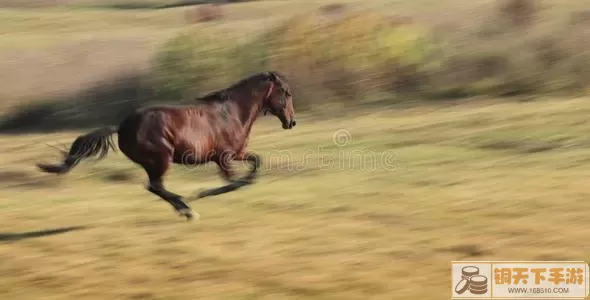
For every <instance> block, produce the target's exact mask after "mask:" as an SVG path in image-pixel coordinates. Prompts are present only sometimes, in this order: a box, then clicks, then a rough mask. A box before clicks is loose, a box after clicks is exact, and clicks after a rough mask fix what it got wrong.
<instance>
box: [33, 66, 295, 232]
mask: <svg viewBox="0 0 590 300" xmlns="http://www.w3.org/2000/svg"><path fill="white" fill-rule="evenodd" d="M291 95H292V94H291V89H290V88H289V85H288V83H287V81H286V79H285V77H284V76H282V75H280V74H279V73H277V72H265V73H258V74H254V75H252V76H250V77H248V78H245V79H243V80H241V81H239V82H238V83H236V84H234V85H232V86H230V87H229V88H226V89H223V90H219V91H216V92H213V93H211V94H208V95H206V96H204V97H201V98H198V99H197V100H199V101H201V102H202V103H200V104H197V105H186V106H151V107H147V108H143V109H139V110H137V111H135V112H134V113H132V114H131V115H129V116H127V117H126V118H125V119H124V120H123V121H122V122H121V123H120V124H119V126H117V127H105V128H101V129H98V130H95V131H92V132H90V133H88V134H86V135H82V136H80V137H78V138H77V139H76V140H74V142H73V143H72V145H71V146H70V149H69V151H68V153H64V161H63V162H62V163H61V164H59V165H51V164H37V166H38V167H39V168H40V169H41V170H42V171H44V172H48V173H56V174H65V173H67V172H69V171H70V170H71V169H72V168H74V167H75V166H76V165H77V164H78V163H79V162H80V161H81V160H83V159H85V158H89V157H94V156H98V159H101V158H103V157H104V156H105V155H106V154H107V152H108V151H109V148H112V149H113V150H115V147H114V144H113V141H112V135H113V134H114V133H117V135H118V144H119V149H121V151H122V152H123V153H124V154H125V155H126V156H127V157H128V158H129V159H130V160H131V161H133V162H135V163H137V164H139V165H141V166H142V167H143V168H144V169H145V171H146V172H147V175H148V177H149V185H148V186H147V190H149V191H150V192H152V193H154V194H156V195H158V196H159V197H161V198H162V199H164V200H166V201H167V202H168V203H170V204H171V205H172V207H174V209H175V210H176V212H177V213H178V214H179V215H180V216H184V217H186V218H187V220H191V219H192V218H193V211H192V210H191V208H190V207H189V205H188V204H187V203H186V202H185V201H184V200H183V197H182V196H180V195H177V194H174V193H172V192H170V191H168V190H166V188H164V184H163V177H164V175H165V173H166V171H167V170H168V168H169V167H170V165H171V163H174V164H180V165H197V164H204V163H207V162H215V163H216V164H217V165H218V167H219V170H220V171H221V175H222V177H223V178H224V179H225V180H226V181H228V182H229V184H228V185H226V186H224V187H220V188H216V189H211V190H206V191H204V192H201V193H200V194H199V196H198V197H199V198H202V197H206V196H212V195H219V194H221V193H226V192H229V191H233V190H236V189H238V188H240V187H241V186H244V185H247V184H251V183H252V182H253V180H254V178H255V177H256V173H257V169H258V168H259V167H260V164H261V160H260V157H259V156H258V155H257V154H255V153H251V152H248V151H246V147H247V142H248V137H249V135H250V130H251V129H252V125H253V124H254V121H255V120H256V118H257V117H258V115H259V114H260V112H264V114H265V115H266V113H267V112H270V113H272V114H273V115H275V116H276V117H278V119H279V120H280V121H281V123H282V127H283V129H291V128H293V126H295V124H296V123H295V111H294V109H293V100H292V96H291ZM232 160H239V161H247V162H249V163H250V164H251V169H250V172H249V173H248V175H246V176H245V177H244V178H242V179H239V180H235V179H233V178H234V173H233V171H232V167H231V161H232Z"/></svg>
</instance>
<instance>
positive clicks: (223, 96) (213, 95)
mask: <svg viewBox="0 0 590 300" xmlns="http://www.w3.org/2000/svg"><path fill="white" fill-rule="evenodd" d="M271 74H272V75H275V76H276V77H278V78H280V79H281V80H285V76H284V75H282V74H281V73H279V72H275V71H270V72H261V73H256V74H254V75H251V76H249V77H246V78H244V79H242V80H240V81H238V82H236V83H234V84H232V85H231V86H229V87H226V88H223V89H220V90H216V91H213V92H210V93H208V94H205V95H204V96H201V97H197V98H196V99H195V100H197V101H203V102H206V103H212V102H224V101H226V100H229V99H230V94H231V92H232V91H233V90H237V89H240V88H242V87H243V86H245V85H248V84H250V82H252V81H254V80H256V81H262V80H265V79H268V78H269V77H270V76H271Z"/></svg>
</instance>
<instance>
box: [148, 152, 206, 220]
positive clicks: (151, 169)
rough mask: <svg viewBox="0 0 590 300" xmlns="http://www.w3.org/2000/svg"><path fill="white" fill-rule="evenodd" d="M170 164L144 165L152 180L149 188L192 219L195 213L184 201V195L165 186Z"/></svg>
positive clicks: (178, 211) (179, 212) (182, 214)
mask: <svg viewBox="0 0 590 300" xmlns="http://www.w3.org/2000/svg"><path fill="white" fill-rule="evenodd" d="M169 166H170V163H169V162H162V163H160V164H155V163H154V164H150V165H144V166H143V167H144V169H145V170H146V172H147V174H148V177H149V180H150V182H149V186H148V188H147V190H148V191H150V192H152V193H154V194H156V195H158V196H159V197H160V198H162V199H164V200H166V201H167V202H168V203H170V205H172V207H174V209H175V210H176V212H177V213H178V214H179V215H181V216H184V217H186V219H187V220H191V219H192V218H193V215H194V213H193V211H192V209H191V208H190V206H188V204H186V202H184V200H183V199H182V196H180V195H177V194H175V193H172V192H170V191H168V190H166V188H164V183H163V177H164V174H166V171H167V170H168V168H169Z"/></svg>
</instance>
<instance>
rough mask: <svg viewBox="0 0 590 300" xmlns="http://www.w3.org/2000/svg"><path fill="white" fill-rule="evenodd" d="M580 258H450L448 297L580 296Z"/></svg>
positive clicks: (583, 276)
mask: <svg viewBox="0 0 590 300" xmlns="http://www.w3.org/2000/svg"><path fill="white" fill-rule="evenodd" d="M589 272H590V268H589V267H588V264H586V263H585V262H583V261H452V262H451V283H452V291H451V299H511V298H515V299H516V298H518V299H563V298H567V299H584V298H585V297H586V296H588V293H589V291H590V287H589V281H588V277H589Z"/></svg>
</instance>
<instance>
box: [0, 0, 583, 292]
mask: <svg viewBox="0 0 590 300" xmlns="http://www.w3.org/2000/svg"><path fill="white" fill-rule="evenodd" d="M0 33H1V34H0V113H1V118H0V133H1V134H2V135H1V136H0V151H2V163H3V167H2V169H1V170H0V187H2V192H1V193H2V195H1V196H0V201H1V202H0V209H1V211H2V218H1V219H3V220H1V221H0V224H1V225H2V229H0V274H2V275H0V276H2V277H1V278H2V280H1V282H0V298H2V299H69V298H81V297H82V298H85V299H86V298H88V299H104V298H106V297H107V296H108V297H109V298H112V299H195V298H198V299H273V300H274V299H303V298H304V299H441V298H446V297H447V296H446V295H447V294H446V293H450V291H449V288H448V286H449V285H450V275H449V274H450V261H451V260H458V259H472V260H475V259H477V260H479V259H481V260H484V259H496V260H509V259H514V260H584V259H587V258H589V257H588V253H590V252H588V250H589V249H590V242H587V241H586V240H587V236H588V233H590V232H589V231H588V229H587V226H585V224H587V223H588V221H590V217H588V214H587V213H586V212H587V211H588V210H589V209H590V204H588V202H587V199H588V196H589V195H590V191H588V189H587V187H586V178H588V175H590V171H589V170H590V169H588V168H586V165H587V163H588V161H589V159H588V157H589V156H588V150H589V148H590V138H589V137H588V132H589V131H588V129H589V128H588V125H587V118H588V113H589V112H590V106H589V105H588V93H589V92H590V89H589V88H590V1H588V0H576V1H573V0H471V1H467V0H412V1H410V0H342V1H329V0H325V1H324V0H317V1H311V0H297V1H294V0H269V1H264V0H262V1H245V0H243V1H229V0H227V1H206V0H201V1H199V0H193V1H190V0H184V1H183V0H1V1H0ZM267 70H275V71H279V72H281V73H283V74H284V75H286V77H287V78H288V80H289V82H290V85H291V87H292V89H293V93H294V104H295V109H296V111H297V115H298V119H301V120H302V121H301V122H298V127H297V129H296V130H293V131H289V132H282V131H281V129H280V128H279V127H280V125H279V122H278V121H277V120H275V119H272V118H270V117H266V118H261V119H260V120H259V121H258V122H259V123H257V125H255V128H254V131H253V133H252V137H251V138H252V141H251V146H250V147H251V150H253V151H254V152H257V153H260V154H261V155H262V157H263V161H264V164H265V167H263V169H264V170H263V175H262V178H261V180H260V182H259V183H258V184H257V185H254V186H252V187H248V188H247V189H244V190H243V191H242V190H240V191H238V192H235V193H230V194H227V195H223V196H219V197H218V198H217V199H212V200H206V201H205V200H204V201H203V202H195V203H194V204H192V205H193V206H194V209H195V210H196V211H197V212H199V213H200V214H201V216H202V217H201V218H202V219H201V220H199V221H196V222H193V223H190V224H186V223H184V222H181V221H180V220H177V219H176V216H174V215H173V213H172V212H171V211H169V208H168V207H167V206H166V205H165V204H163V203H161V202H157V201H154V200H153V198H154V197H153V196H152V195H151V194H149V193H148V192H146V191H145V190H144V188H143V185H144V184H145V180H146V178H145V174H143V172H142V170H141V168H139V167H137V166H135V165H133V164H132V163H131V162H130V161H128V160H126V158H125V157H123V156H122V155H121V154H116V153H112V154H111V155H110V156H109V157H108V158H107V159H105V160H104V161H101V162H100V163H97V164H92V163H87V164H84V165H82V166H80V167H79V168H78V169H76V171H75V172H73V173H71V174H68V175H67V176H64V177H54V176H48V175H44V174H39V172H37V171H36V170H35V169H34V163H35V162H38V161H40V160H45V161H47V160H55V159H58V158H59V155H58V154H59V153H58V152H57V151H56V150H55V149H52V148H51V147H48V146H47V145H51V146H53V147H59V145H60V144H63V145H69V143H71V141H72V140H73V138H75V137H76V136H77V135H79V134H80V133H82V132H85V131H87V130H89V129H90V128H94V127H98V126H103V125H112V124H116V123H117V122H119V121H121V120H122V118H124V117H125V116H126V115H127V114H128V113H130V112H131V111H133V110H135V109H137V108H139V107H142V106H145V105H149V104H154V103H170V104H177V103H184V104H187V103H191V102H192V101H193V100H192V99H194V98H195V97H197V96H200V95H204V94H206V93H208V92H211V91H213V90H216V89H220V88H224V87H226V86H228V85H230V84H232V83H234V82H236V81H238V80H240V79H241V78H244V77H246V76H249V75H250V74H252V73H255V72H261V71H267ZM299 124H301V125H299ZM278 151H283V152H280V155H278V154H279V152H278ZM308 154H309V155H308ZM385 160H387V162H386V161H385ZM216 172H217V171H216V169H215V167H214V166H202V167H199V168H190V169H187V168H181V167H178V168H177V169H176V170H174V171H172V172H171V174H170V175H169V180H170V181H169V182H170V189H171V190H172V191H174V192H178V193H181V194H183V195H186V196H189V195H190V194H192V193H193V192H194V191H196V190H197V189H199V188H203V187H208V186H215V185H218V184H220V183H221V180H220V179H219V178H218V176H217V173H216ZM70 231H71V232H70ZM426 286H428V287H429V288H428V289H427V288H425V287H426ZM449 297H450V295H449Z"/></svg>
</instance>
